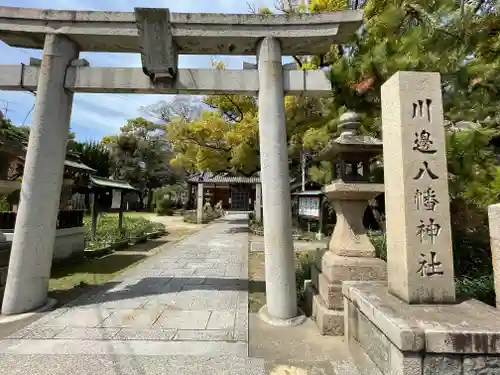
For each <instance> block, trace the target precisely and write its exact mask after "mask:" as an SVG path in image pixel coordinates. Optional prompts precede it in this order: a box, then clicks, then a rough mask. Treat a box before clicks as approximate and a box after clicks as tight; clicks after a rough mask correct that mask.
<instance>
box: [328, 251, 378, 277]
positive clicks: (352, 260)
mask: <svg viewBox="0 0 500 375" xmlns="http://www.w3.org/2000/svg"><path fill="white" fill-rule="evenodd" d="M321 273H323V275H325V277H326V278H327V279H328V280H329V281H330V283H332V284H340V283H341V282H343V281H347V280H353V281H371V280H384V281H385V280H387V264H386V263H385V262H384V261H383V260H382V259H378V258H365V257H341V256H338V255H335V254H333V253H332V252H331V251H327V252H326V253H325V254H324V255H323V257H322V259H321Z"/></svg>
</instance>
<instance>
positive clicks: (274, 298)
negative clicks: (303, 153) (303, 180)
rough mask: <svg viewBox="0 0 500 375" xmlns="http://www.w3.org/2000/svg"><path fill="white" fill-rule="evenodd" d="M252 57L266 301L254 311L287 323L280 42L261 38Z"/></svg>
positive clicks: (290, 289)
mask: <svg viewBox="0 0 500 375" xmlns="http://www.w3.org/2000/svg"><path fill="white" fill-rule="evenodd" d="M257 61H258V69H259V85H260V89H259V133H260V164H261V178H262V198H263V203H264V210H263V211H264V215H263V216H264V223H265V225H264V247H265V259H266V305H265V306H263V307H262V309H261V311H260V312H259V316H260V317H261V318H262V319H263V320H264V321H266V322H267V323H269V324H273V325H292V324H297V323H299V322H300V319H295V318H296V317H297V316H298V315H299V312H298V308H297V294H296V286H295V254H294V251H293V239H292V214H291V198H290V176H289V171H288V150H287V141H286V125H285V102H284V101H285V96H284V88H283V67H282V62H281V45H280V42H279V41H278V40H277V39H273V38H264V39H262V41H261V42H260V43H259V45H258V47H257Z"/></svg>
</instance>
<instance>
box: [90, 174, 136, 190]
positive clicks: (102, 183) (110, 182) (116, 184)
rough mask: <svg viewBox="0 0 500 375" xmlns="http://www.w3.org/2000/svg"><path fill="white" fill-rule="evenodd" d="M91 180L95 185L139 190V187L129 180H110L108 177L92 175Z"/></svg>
mask: <svg viewBox="0 0 500 375" xmlns="http://www.w3.org/2000/svg"><path fill="white" fill-rule="evenodd" d="M90 182H91V184H92V185H94V186H95V187H107V188H113V189H120V190H133V191H137V189H136V188H135V187H133V186H132V185H130V184H129V183H128V182H127V181H117V180H108V179H106V178H100V177H94V176H90Z"/></svg>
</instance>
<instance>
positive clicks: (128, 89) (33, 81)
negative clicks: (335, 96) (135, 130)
mask: <svg viewBox="0 0 500 375" xmlns="http://www.w3.org/2000/svg"><path fill="white" fill-rule="evenodd" d="M40 70H41V68H40V67H38V66H22V65H0V90H11V91H26V90H29V91H36V90H37V86H38V78H39V76H40ZM283 85H284V92H285V94H286V95H300V94H302V93H304V94H306V95H308V96H329V95H331V91H332V90H331V85H330V81H328V79H327V78H326V75H325V72H323V71H314V70H311V71H304V70H284V71H283ZM64 87H65V88H66V89H67V90H69V91H71V92H74V93H108V94H111V93H121V94H125V93H129V94H130V93H135V94H191V95H210V94H221V93H224V94H239V95H257V94H258V92H259V74H258V71H257V69H254V70H221V69H179V70H178V72H177V77H176V79H175V81H174V82H172V84H164V85H161V84H156V85H155V84H153V83H152V82H151V80H150V79H149V77H148V76H146V75H145V74H144V72H143V71H142V69H141V68H91V67H70V68H68V69H67V71H66V77H65V83H64Z"/></svg>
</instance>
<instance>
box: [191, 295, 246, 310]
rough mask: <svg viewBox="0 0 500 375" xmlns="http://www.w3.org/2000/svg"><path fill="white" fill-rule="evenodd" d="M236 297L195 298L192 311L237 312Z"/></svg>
mask: <svg viewBox="0 0 500 375" xmlns="http://www.w3.org/2000/svg"><path fill="white" fill-rule="evenodd" d="M236 300H237V297H236V296H234V295H233V296H220V295H217V296H216V297H213V298H210V297H208V298H204V297H199V298H195V299H194V300H193V302H192V303H191V305H190V306H189V309H190V310H236Z"/></svg>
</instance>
